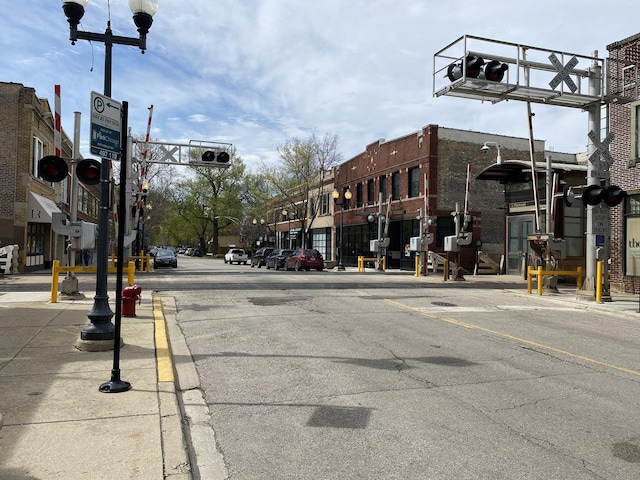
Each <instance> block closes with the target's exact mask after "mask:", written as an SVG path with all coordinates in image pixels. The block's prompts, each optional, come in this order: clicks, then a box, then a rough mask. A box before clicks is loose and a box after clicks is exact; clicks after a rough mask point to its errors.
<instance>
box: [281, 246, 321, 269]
mask: <svg viewBox="0 0 640 480" xmlns="http://www.w3.org/2000/svg"><path fill="white" fill-rule="evenodd" d="M312 268H313V269H315V270H318V271H319V272H321V271H322V270H324V258H322V255H321V254H320V252H319V251H318V250H316V249H315V248H296V249H295V250H294V251H293V254H292V255H291V256H290V257H288V258H287V259H286V260H285V263H284V269H285V270H291V269H294V270H296V271H298V270H307V271H308V270H311V269H312Z"/></svg>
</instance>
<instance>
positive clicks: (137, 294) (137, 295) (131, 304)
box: [122, 285, 142, 317]
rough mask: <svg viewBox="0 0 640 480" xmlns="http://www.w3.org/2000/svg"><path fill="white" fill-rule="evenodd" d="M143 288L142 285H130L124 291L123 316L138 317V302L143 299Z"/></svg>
mask: <svg viewBox="0 0 640 480" xmlns="http://www.w3.org/2000/svg"><path fill="white" fill-rule="evenodd" d="M141 294H142V287H140V285H129V286H127V287H124V288H123V289H122V316H123V317H135V316H136V301H137V302H139V301H140V300H141V299H142V295H141Z"/></svg>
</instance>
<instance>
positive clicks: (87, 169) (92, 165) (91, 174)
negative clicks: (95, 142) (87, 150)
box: [76, 159, 100, 185]
mask: <svg viewBox="0 0 640 480" xmlns="http://www.w3.org/2000/svg"><path fill="white" fill-rule="evenodd" d="M76 175H77V176H78V181H80V182H82V183H84V184H85V185H97V184H98V183H100V162H99V161H98V160H93V159H87V160H80V162H78V166H77V167H76Z"/></svg>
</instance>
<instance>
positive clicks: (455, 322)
mask: <svg viewBox="0 0 640 480" xmlns="http://www.w3.org/2000/svg"><path fill="white" fill-rule="evenodd" d="M385 302H387V303H390V304H392V305H395V306H396V307H399V308H402V309H405V310H412V311H414V312H417V313H419V314H420V315H422V316H425V317H428V318H433V319H436V320H441V321H443V322H447V323H451V324H452V325H457V326H459V327H464V328H468V329H471V330H479V331H481V332H485V333H490V334H492V335H496V336H498V337H502V338H507V339H509V340H515V341H517V342H521V343H524V344H526V345H531V346H534V347H538V348H540V349H543V350H548V351H550V352H555V353H559V354H561V355H565V356H567V357H571V358H577V359H578V360H582V361H583V362H587V363H592V364H594V365H599V366H601V367H607V368H611V369H613V370H617V371H619V372H624V373H629V374H631V375H636V376H639V377H640V371H637V370H631V369H629V368H624V367H619V366H617V365H613V364H611V363H606V362H601V361H600V360H596V359H594V358H590V357H585V356H583V355H578V354H576V353H572V352H569V351H567V350H562V349H561V348H556V347H552V346H550V345H544V344H542V343H538V342H534V341H533V340H527V339H525V338H520V337H516V336H514V335H510V334H508V333H504V332H499V331H497V330H492V329H490V328H486V327H481V326H480V325H475V324H473V323H468V322H463V321H461V320H456V319H455V318H448V317H443V316H440V315H434V314H431V313H428V312H425V311H424V310H422V309H421V308H416V307H411V306H409V305H405V304H403V303H400V302H397V301H395V300H389V299H387V300H385Z"/></svg>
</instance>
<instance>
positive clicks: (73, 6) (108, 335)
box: [62, 0, 158, 350]
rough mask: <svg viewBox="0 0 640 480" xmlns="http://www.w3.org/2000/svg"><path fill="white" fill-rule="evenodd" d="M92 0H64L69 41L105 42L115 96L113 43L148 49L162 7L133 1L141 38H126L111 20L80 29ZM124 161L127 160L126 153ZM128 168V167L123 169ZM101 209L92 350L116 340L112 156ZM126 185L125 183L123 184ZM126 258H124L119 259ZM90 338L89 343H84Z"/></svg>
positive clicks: (104, 170) (85, 346)
mask: <svg viewBox="0 0 640 480" xmlns="http://www.w3.org/2000/svg"><path fill="white" fill-rule="evenodd" d="M88 2H89V0H62V10H63V11H64V14H65V15H66V17H67V21H68V22H69V40H71V44H72V45H75V43H76V41H77V40H88V41H93V42H102V43H104V45H105V60H104V95H105V96H106V97H111V65H112V61H111V56H112V47H113V45H129V46H133V47H138V48H139V49H140V50H142V53H144V51H145V50H146V48H147V33H148V32H149V28H150V27H151V24H152V23H153V15H154V14H155V13H156V11H157V9H158V0H129V8H130V9H131V12H132V13H133V22H134V23H135V25H136V27H138V33H139V37H138V38H135V37H122V36H119V35H113V32H112V31H111V20H109V21H107V29H106V31H105V33H93V32H85V31H78V24H79V23H80V20H81V19H82V17H83V16H84V7H85V6H86V5H87V3H88ZM122 161H123V162H124V161H125V159H124V155H123V159H122ZM122 170H124V168H122ZM99 183H100V186H101V190H100V212H99V215H98V231H99V235H98V241H97V246H96V247H97V248H96V295H95V297H94V304H93V308H92V309H91V311H90V312H89V313H88V315H87V316H88V317H89V319H90V320H91V324H90V325H87V326H86V327H85V328H84V329H83V330H82V332H81V335H80V339H81V341H82V342H79V343H78V344H77V345H76V346H77V348H79V349H81V350H92V349H94V347H91V346H90V345H89V344H91V343H92V342H94V343H96V345H95V349H104V348H102V347H101V346H99V345H98V344H101V343H102V341H109V340H111V341H113V339H114V338H116V335H115V334H116V332H115V327H114V325H113V324H112V323H111V318H112V317H113V312H112V311H111V308H110V307H109V302H108V300H109V296H108V295H107V274H108V261H109V252H108V247H109V210H110V190H111V188H110V187H111V182H110V179H109V159H105V158H103V159H102V161H101V164H100V182H99ZM121 187H123V188H124V185H123V184H121ZM118 260H119V261H122V259H121V258H119V259H118ZM84 341H88V342H84Z"/></svg>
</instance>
